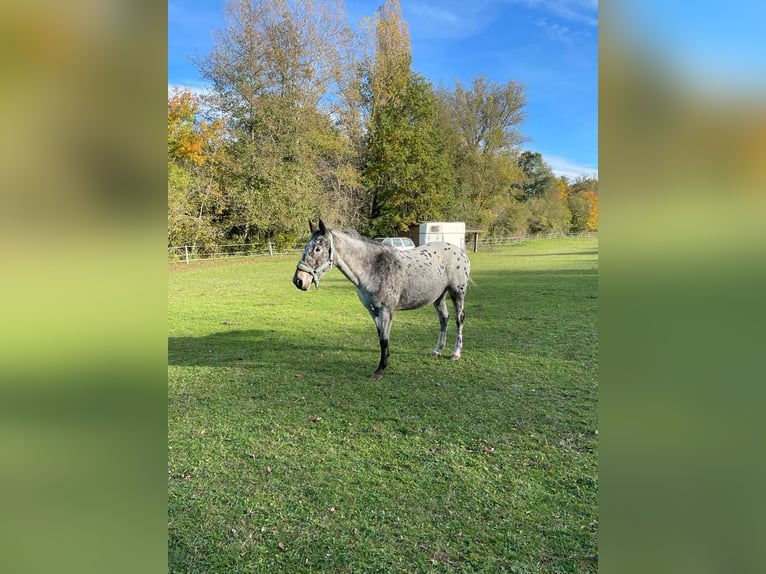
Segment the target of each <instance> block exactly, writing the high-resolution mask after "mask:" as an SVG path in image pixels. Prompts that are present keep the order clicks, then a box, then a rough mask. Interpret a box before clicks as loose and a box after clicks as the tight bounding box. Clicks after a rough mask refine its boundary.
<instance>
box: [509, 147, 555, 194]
mask: <svg viewBox="0 0 766 574" xmlns="http://www.w3.org/2000/svg"><path fill="white" fill-rule="evenodd" d="M518 163H519V167H520V168H521V170H522V171H523V172H524V176H525V180H524V181H523V182H522V183H521V184H520V185H519V186H518V187H519V189H520V190H521V193H522V197H524V198H527V199H529V198H532V197H538V198H540V197H543V196H544V195H546V194H547V193H549V192H551V191H553V190H554V189H555V184H556V176H554V175H553V172H552V171H551V168H550V167H548V165H547V164H546V163H545V162H544V161H543V156H542V155H541V154H540V153H539V152H536V151H535V152H533V151H525V152H523V153H522V154H521V155H520V156H519V162H518Z"/></svg>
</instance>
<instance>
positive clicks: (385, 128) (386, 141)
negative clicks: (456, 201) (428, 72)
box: [363, 73, 452, 234]
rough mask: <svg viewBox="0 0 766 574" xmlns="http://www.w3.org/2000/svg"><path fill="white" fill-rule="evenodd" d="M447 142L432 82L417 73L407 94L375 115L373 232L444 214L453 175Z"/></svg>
mask: <svg viewBox="0 0 766 574" xmlns="http://www.w3.org/2000/svg"><path fill="white" fill-rule="evenodd" d="M443 147H444V142H443V139H442V137H441V134H440V132H439V131H438V126H437V123H436V108H435V102H434V97H433V92H432V91H431V86H430V84H429V83H428V82H427V81H426V80H425V78H423V77H422V76H420V75H418V74H414V73H413V74H411V75H410V78H409V82H408V83H407V87H406V89H405V92H404V94H403V97H402V98H400V99H399V100H398V101H397V102H395V103H394V102H391V103H388V104H386V105H381V106H378V108H377V109H376V110H375V113H374V115H373V117H372V118H371V126H370V130H369V133H368V137H367V154H366V161H365V165H364V172H363V178H364V182H365V184H366V185H367V187H368V188H369V189H370V190H371V191H372V198H371V199H372V204H371V208H370V210H371V221H370V229H371V232H372V233H373V234H386V233H396V232H405V231H407V229H408V228H409V227H410V225H413V224H416V223H417V222H418V221H422V220H428V219H434V218H439V217H440V216H441V215H442V214H443V213H444V206H445V203H446V193H447V191H448V190H449V186H450V182H451V179H452V176H451V171H450V167H451V166H450V165H449V163H448V162H447V161H446V158H445V156H444V155H443V154H442V153H441V152H442V149H443Z"/></svg>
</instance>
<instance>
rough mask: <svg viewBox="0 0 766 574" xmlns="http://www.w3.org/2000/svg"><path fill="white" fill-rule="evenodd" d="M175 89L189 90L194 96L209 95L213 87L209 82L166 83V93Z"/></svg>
mask: <svg viewBox="0 0 766 574" xmlns="http://www.w3.org/2000/svg"><path fill="white" fill-rule="evenodd" d="M175 89H178V90H180V91H184V90H189V91H190V92H191V93H192V94H194V95H195V96H209V95H210V94H211V93H212V91H213V88H212V86H211V85H210V84H206V83H203V82H187V83H185V84H179V83H176V84H170V83H168V94H170V93H171V92H172V91H173V90H175Z"/></svg>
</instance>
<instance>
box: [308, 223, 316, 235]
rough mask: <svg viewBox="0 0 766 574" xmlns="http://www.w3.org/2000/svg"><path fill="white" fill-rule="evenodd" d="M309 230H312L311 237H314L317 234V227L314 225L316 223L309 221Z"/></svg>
mask: <svg viewBox="0 0 766 574" xmlns="http://www.w3.org/2000/svg"><path fill="white" fill-rule="evenodd" d="M309 229H310V230H311V235H314V234H315V233H316V232H317V227H316V225H314V223H313V222H312V221H311V220H310V219H309Z"/></svg>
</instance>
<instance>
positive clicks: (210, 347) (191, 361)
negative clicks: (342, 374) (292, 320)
mask: <svg viewBox="0 0 766 574" xmlns="http://www.w3.org/2000/svg"><path fill="white" fill-rule="evenodd" d="M355 338H356V337H349V338H348V340H349V343H348V344H345V345H343V346H342V347H341V348H340V349H333V348H331V347H329V346H328V345H327V342H326V341H322V340H321V339H317V340H316V341H312V340H311V339H310V338H301V339H300V340H296V339H294V338H293V337H291V336H290V335H289V334H287V333H285V332H281V331H278V330H276V329H244V330H226V331H219V332H216V333H210V334H208V335H202V336H187V337H168V365H172V366H189V367H233V366H238V367H244V368H247V367H257V366H261V365H264V364H267V363H268V364H270V365H276V366H279V365H283V366H290V367H295V366H296V365H299V364H301V363H306V364H308V363H312V364H316V363H317V361H316V360H312V359H311V357H321V356H322V355H325V354H327V353H330V352H333V359H334V360H336V361H337V360H343V356H344V354H345V352H349V353H352V354H356V353H362V352H369V353H371V356H370V365H372V364H373V361H374V359H375V350H376V346H377V345H373V341H371V342H370V345H368V346H365V345H363V344H353V343H351V342H352V341H354V340H355ZM375 343H376V342H375ZM349 361H351V359H349Z"/></svg>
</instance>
